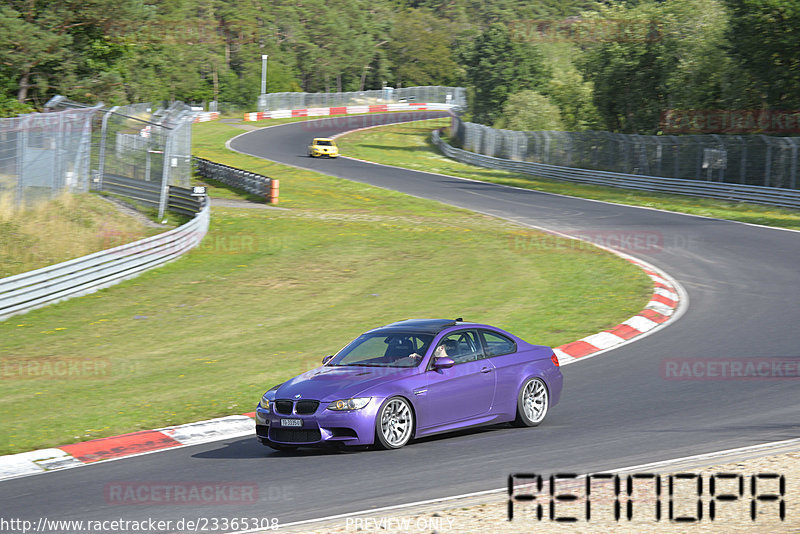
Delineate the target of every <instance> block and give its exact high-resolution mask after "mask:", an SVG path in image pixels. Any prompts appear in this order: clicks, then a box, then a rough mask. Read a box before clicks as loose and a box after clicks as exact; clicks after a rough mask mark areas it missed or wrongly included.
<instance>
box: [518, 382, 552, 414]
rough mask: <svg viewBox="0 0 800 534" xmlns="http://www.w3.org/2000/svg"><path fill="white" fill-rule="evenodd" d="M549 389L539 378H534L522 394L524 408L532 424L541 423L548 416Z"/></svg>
mask: <svg viewBox="0 0 800 534" xmlns="http://www.w3.org/2000/svg"><path fill="white" fill-rule="evenodd" d="M547 405H548V398H547V387H545V385H544V382H542V381H541V379H539V378H534V379H533V380H531V381H530V382H528V383H527V384H526V385H525V391H523V392H522V408H523V410H525V417H527V418H528V419H529V420H530V421H531V422H532V423H541V422H542V419H544V416H545V415H547Z"/></svg>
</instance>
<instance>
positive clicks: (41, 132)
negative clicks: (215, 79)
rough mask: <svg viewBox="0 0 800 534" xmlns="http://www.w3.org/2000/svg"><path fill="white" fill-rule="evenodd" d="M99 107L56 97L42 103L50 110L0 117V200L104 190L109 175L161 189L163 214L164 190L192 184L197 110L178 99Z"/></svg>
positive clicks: (18, 203) (19, 202)
mask: <svg viewBox="0 0 800 534" xmlns="http://www.w3.org/2000/svg"><path fill="white" fill-rule="evenodd" d="M101 106H102V104H98V105H96V106H86V105H84V104H79V103H77V102H72V101H70V100H67V99H66V98H64V97H60V96H58V97H54V98H53V99H51V100H50V101H49V102H48V103H47V105H46V108H47V109H49V110H53V111H51V112H48V113H31V114H28V115H21V116H19V117H15V118H10V119H0V197H2V196H7V195H9V194H10V195H11V196H12V197H13V200H14V205H15V206H22V205H29V204H33V203H36V202H38V201H42V200H46V199H49V198H52V197H54V196H56V195H58V194H59V193H61V192H62V191H73V192H83V191H88V190H89V189H97V190H102V189H104V187H103V182H104V179H105V178H106V177H109V176H113V177H116V178H122V179H130V180H138V181H141V182H145V183H147V185H148V186H149V185H156V186H158V188H159V190H160V191H161V195H160V198H159V203H158V205H159V216H163V213H164V210H165V209H166V207H167V204H168V187H169V186H170V185H173V186H178V187H183V188H188V187H190V181H191V175H192V163H191V142H192V129H191V128H192V119H193V117H194V112H193V111H191V108H189V106H187V105H185V104H183V103H182V102H176V103H174V104H172V105H170V106H169V107H164V108H158V109H156V110H155V111H153V106H152V105H151V104H132V105H129V106H124V107H113V108H111V109H109V110H104V109H101Z"/></svg>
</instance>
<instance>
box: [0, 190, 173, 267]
mask: <svg viewBox="0 0 800 534" xmlns="http://www.w3.org/2000/svg"><path fill="white" fill-rule="evenodd" d="M172 219H175V217H173V218H172ZM170 222H171V223H172V222H174V221H172V220H171V221H170ZM178 224H180V221H178ZM165 229H166V228H152V227H147V226H145V225H144V224H143V223H142V222H140V221H139V220H138V219H136V218H134V217H131V216H130V215H126V214H124V213H121V212H120V210H119V209H118V208H117V207H115V206H114V205H113V204H111V203H110V202H107V201H105V200H103V199H101V198H98V197H97V195H95V194H93V193H82V194H75V195H73V194H68V193H65V194H62V195H61V196H59V197H58V198H55V199H52V200H49V201H47V202H43V203H41V204H37V205H36V206H34V207H29V208H27V209H25V210H18V209H14V208H13V207H12V205H11V200H10V198H8V197H6V198H3V199H0V278H3V277H6V276H12V275H15V274H19V273H24V272H27V271H32V270H34V269H39V268H41V267H46V266H48V265H53V264H56V263H60V262H63V261H67V260H69V259H72V258H77V257H80V256H85V255H87V254H91V253H92V252H97V251H99V250H103V249H107V248H111V247H115V246H117V245H122V244H124V243H129V242H131V241H136V240H139V239H143V238H145V237H148V236H151V235H154V234H157V233H159V232H163V231H164V230H165Z"/></svg>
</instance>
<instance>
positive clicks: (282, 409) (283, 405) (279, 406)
mask: <svg viewBox="0 0 800 534" xmlns="http://www.w3.org/2000/svg"><path fill="white" fill-rule="evenodd" d="M275 413H277V414H281V415H292V401H290V400H279V401H275Z"/></svg>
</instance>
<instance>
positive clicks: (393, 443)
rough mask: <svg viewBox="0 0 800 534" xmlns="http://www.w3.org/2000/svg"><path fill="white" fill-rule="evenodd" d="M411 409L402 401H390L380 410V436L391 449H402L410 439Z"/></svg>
mask: <svg viewBox="0 0 800 534" xmlns="http://www.w3.org/2000/svg"><path fill="white" fill-rule="evenodd" d="M412 425H413V418H412V416H411V408H409V406H408V403H407V402H405V401H404V400H402V399H392V400H390V401H389V402H388V403H386V406H384V407H383V410H381V434H382V435H383V439H384V440H386V443H387V444H388V445H389V446H390V447H393V448H398V447H402V446H403V445H405V444H406V442H408V440H409V439H410V438H411V428H412Z"/></svg>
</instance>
